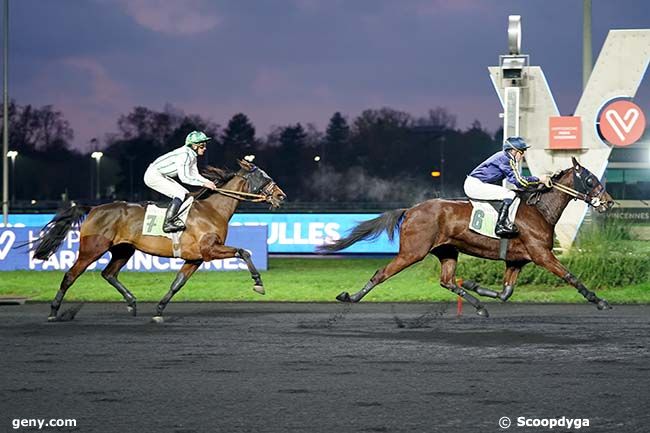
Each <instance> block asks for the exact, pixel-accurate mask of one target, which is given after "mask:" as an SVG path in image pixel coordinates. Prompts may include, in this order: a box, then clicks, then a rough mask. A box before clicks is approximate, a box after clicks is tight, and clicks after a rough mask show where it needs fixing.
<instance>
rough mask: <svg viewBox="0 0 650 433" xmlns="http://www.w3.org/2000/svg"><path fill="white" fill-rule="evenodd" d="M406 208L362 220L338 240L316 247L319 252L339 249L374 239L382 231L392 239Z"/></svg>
mask: <svg viewBox="0 0 650 433" xmlns="http://www.w3.org/2000/svg"><path fill="white" fill-rule="evenodd" d="M404 212H406V209H395V210H391V211H388V212H384V213H383V214H381V215H379V216H378V217H377V218H375V219H371V220H368V221H364V222H362V223H361V224H358V225H357V226H356V227H355V228H353V229H352V231H350V233H349V234H348V235H347V236H346V237H344V238H342V239H339V240H338V241H336V242H334V243H331V244H326V245H321V246H320V247H318V251H319V252H333V251H340V250H342V249H344V248H347V247H349V246H350V245H352V244H354V243H356V242H359V241H361V240H373V239H376V238H377V237H378V236H379V235H380V234H381V233H382V232H383V231H386V234H388V239H389V240H391V241H392V240H393V238H394V237H395V231H396V230H397V229H398V227H399V225H400V222H401V220H402V217H403V216H404Z"/></svg>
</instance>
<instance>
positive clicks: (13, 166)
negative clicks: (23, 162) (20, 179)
mask: <svg viewBox="0 0 650 433" xmlns="http://www.w3.org/2000/svg"><path fill="white" fill-rule="evenodd" d="M17 156H18V152H17V151H15V150H10V151H9V152H7V158H11V182H9V183H10V184H11V204H12V205H13V204H14V203H15V201H16V188H15V187H14V184H15V183H16V182H15V181H16V157H17Z"/></svg>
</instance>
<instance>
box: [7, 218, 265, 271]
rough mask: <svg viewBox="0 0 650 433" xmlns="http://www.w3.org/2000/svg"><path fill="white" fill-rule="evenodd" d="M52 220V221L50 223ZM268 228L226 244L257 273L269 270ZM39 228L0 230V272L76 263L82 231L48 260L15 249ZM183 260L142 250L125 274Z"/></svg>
mask: <svg viewBox="0 0 650 433" xmlns="http://www.w3.org/2000/svg"><path fill="white" fill-rule="evenodd" d="M48 221H49V220H48ZM266 231H267V227H266V226H258V227H230V229H229V230H228V237H227V238H226V245H229V246H233V247H239V248H244V249H246V250H248V251H249V252H250V253H251V255H252V258H253V264H255V267H256V268H257V269H258V270H267V269H268V254H267V243H266V238H267V234H266ZM39 232H40V228H18V227H12V228H6V229H0V271H14V270H62V271H63V270H68V269H70V267H72V265H73V264H74V262H75V260H76V258H77V255H78V251H79V232H78V231H76V230H73V231H70V233H68V235H67V236H66V238H65V240H64V241H63V244H62V245H61V248H60V249H59V250H58V251H57V252H56V253H54V254H53V255H52V256H51V257H50V258H49V259H48V260H47V261H43V260H38V259H35V258H34V257H33V252H32V251H31V250H30V249H29V248H28V247H27V246H25V247H22V248H14V247H16V246H17V245H21V244H24V243H26V242H34V241H35V240H36V239H38V237H39ZM109 261H110V253H106V254H104V255H103V256H102V257H100V258H99V259H98V260H97V261H96V262H95V263H93V264H92V265H90V266H89V267H88V269H89V270H93V269H103V268H104V266H106V265H107V264H108V262H109ZM183 263H184V260H183V259H174V258H165V257H154V256H151V255H149V254H145V253H143V252H141V251H136V252H135V254H133V257H131V259H130V260H129V261H128V263H127V264H126V265H125V266H124V268H123V270H124V271H177V270H179V269H180V268H181V266H182V265H183ZM199 269H204V270H210V271H239V270H248V267H247V266H246V263H245V262H244V261H243V260H241V259H236V258H232V259H225V260H214V261H212V262H209V263H204V264H202V265H201V267H200V268H199Z"/></svg>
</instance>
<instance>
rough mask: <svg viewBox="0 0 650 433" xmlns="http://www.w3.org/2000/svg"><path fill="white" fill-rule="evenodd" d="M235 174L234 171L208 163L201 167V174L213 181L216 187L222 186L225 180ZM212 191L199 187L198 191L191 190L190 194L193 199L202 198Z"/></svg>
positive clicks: (208, 195)
mask: <svg viewBox="0 0 650 433" xmlns="http://www.w3.org/2000/svg"><path fill="white" fill-rule="evenodd" d="M235 174H236V173H235V172H232V171H229V170H226V169H225V168H219V167H214V166H212V165H208V166H206V167H204V168H202V169H201V175H202V176H203V177H205V178H206V179H209V180H211V181H212V182H214V184H215V185H216V186H218V187H221V186H223V185H224V184H225V183H226V182H228V181H229V180H230V179H232V178H233V177H235ZM214 193H215V191H212V190H209V189H207V188H201V189H200V190H198V191H195V192H191V193H190V195H191V196H194V199H195V200H198V199H201V200H203V199H205V198H208V197H210V196H211V195H212V194H214Z"/></svg>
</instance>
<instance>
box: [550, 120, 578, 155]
mask: <svg viewBox="0 0 650 433" xmlns="http://www.w3.org/2000/svg"><path fill="white" fill-rule="evenodd" d="M548 131H549V134H548V137H549V147H550V148H551V149H580V148H581V147H582V122H581V121H580V117H576V116H559V117H549V118H548Z"/></svg>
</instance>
